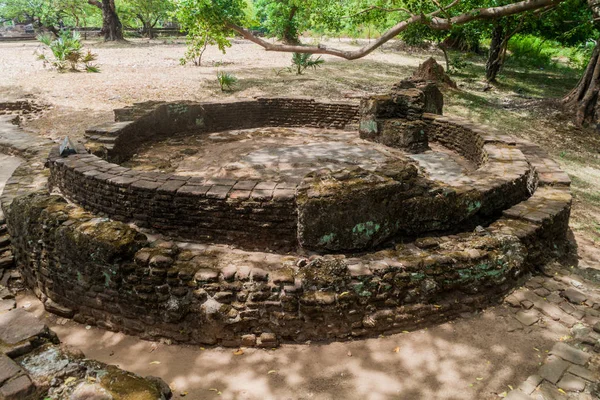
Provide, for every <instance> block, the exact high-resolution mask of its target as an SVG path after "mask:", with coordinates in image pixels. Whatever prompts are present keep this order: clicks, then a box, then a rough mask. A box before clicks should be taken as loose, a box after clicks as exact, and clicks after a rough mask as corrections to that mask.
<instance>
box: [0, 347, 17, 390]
mask: <svg viewBox="0 0 600 400" xmlns="http://www.w3.org/2000/svg"><path fill="white" fill-rule="evenodd" d="M20 372H21V368H20V367H19V366H18V365H17V363H15V362H14V361H13V360H11V359H10V358H9V357H7V356H6V355H4V354H0V385H2V384H4V382H6V381H8V380H9V379H11V378H13V377H15V376H17V375H18V374H19V373H20Z"/></svg>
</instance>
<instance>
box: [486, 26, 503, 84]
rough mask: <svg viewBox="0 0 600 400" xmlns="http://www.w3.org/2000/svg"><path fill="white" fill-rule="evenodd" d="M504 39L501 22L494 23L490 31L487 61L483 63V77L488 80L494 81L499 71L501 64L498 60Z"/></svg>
mask: <svg viewBox="0 0 600 400" xmlns="http://www.w3.org/2000/svg"><path fill="white" fill-rule="evenodd" d="M503 39H504V26H503V25H502V23H497V24H495V25H494V30H493V31H492V42H491V43H490V52H489V54H488V59H487V62H486V63H485V78H486V79H487V81H488V82H496V75H498V72H500V67H501V66H502V64H501V62H500V60H501V59H502V57H501V54H500V53H501V52H502V42H503Z"/></svg>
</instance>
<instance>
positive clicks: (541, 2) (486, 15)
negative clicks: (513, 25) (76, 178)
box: [88, 0, 591, 60]
mask: <svg viewBox="0 0 600 400" xmlns="http://www.w3.org/2000/svg"><path fill="white" fill-rule="evenodd" d="M88 1H90V0H88ZM459 1H460V0H454V1H453V2H452V3H451V4H449V5H448V6H446V7H444V8H443V9H439V10H437V11H434V12H432V13H429V14H420V15H412V16H411V17H410V18H408V19H406V20H404V21H401V22H399V23H397V24H396V25H394V26H393V27H392V28H390V29H389V30H388V31H387V32H385V33H384V34H383V35H381V37H380V38H379V39H377V40H375V41H374V42H373V43H370V44H368V45H367V46H364V47H362V48H360V49H358V50H353V51H350V50H339V49H334V48H327V47H326V46H324V45H318V46H298V45H286V44H277V43H271V42H268V41H266V40H263V39H261V38H259V37H258V36H255V35H254V34H253V33H252V32H250V31H249V30H248V29H245V28H243V27H241V26H238V25H236V24H233V23H230V22H227V23H226V24H225V25H226V27H227V28H228V29H231V30H233V31H235V32H237V33H238V34H240V35H241V36H242V37H244V38H245V39H248V40H250V41H251V42H253V43H256V44H258V45H259V46H261V47H263V48H264V49H265V50H266V51H282V52H288V53H311V54H328V55H332V56H336V57H341V58H345V59H346V60H355V59H358V58H361V57H364V56H366V55H367V54H369V53H371V52H373V51H374V50H375V49H377V48H378V47H380V46H381V45H383V44H384V43H386V42H387V41H389V40H391V39H393V38H394V37H396V36H397V35H398V34H399V33H400V32H402V31H404V30H406V29H407V28H408V27H409V26H410V25H412V24H415V23H423V24H426V25H428V26H429V27H431V28H432V29H436V30H449V29H451V28H452V27H453V26H454V25H462V24H466V23H468V22H471V21H476V20H485V19H497V18H501V17H507V16H510V15H515V14H520V13H522V12H526V11H532V10H537V9H540V8H544V7H549V6H555V5H557V4H559V3H562V2H563V1H565V0H522V1H519V2H517V3H513V4H509V5H506V6H500V7H488V8H477V9H473V10H471V11H469V12H466V13H464V14H460V15H457V16H455V17H452V18H438V17H437V15H439V14H440V13H441V12H445V11H446V10H448V9H449V8H451V7H453V6H454V5H456V4H458V2H459ZM590 1H591V0H590Z"/></svg>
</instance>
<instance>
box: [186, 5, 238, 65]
mask: <svg viewBox="0 0 600 400" xmlns="http://www.w3.org/2000/svg"><path fill="white" fill-rule="evenodd" d="M245 6H246V3H245V2H244V0H180V1H178V2H177V6H176V11H175V16H176V18H177V21H178V22H179V24H180V27H181V30H182V31H183V32H185V33H186V34H187V43H188V50H187V52H186V54H185V56H184V57H183V58H182V59H181V63H182V64H185V63H186V62H188V61H193V62H194V64H195V65H200V64H201V61H202V54H203V53H204V50H206V46H208V45H209V44H210V45H217V46H218V48H219V50H221V51H222V52H225V49H226V48H227V47H229V46H231V43H230V42H229V40H228V39H227V37H228V36H229V35H231V34H233V31H232V30H230V29H228V28H227V26H226V24H227V23H233V24H241V23H243V22H244V21H245V20H246V14H245V11H244V10H245Z"/></svg>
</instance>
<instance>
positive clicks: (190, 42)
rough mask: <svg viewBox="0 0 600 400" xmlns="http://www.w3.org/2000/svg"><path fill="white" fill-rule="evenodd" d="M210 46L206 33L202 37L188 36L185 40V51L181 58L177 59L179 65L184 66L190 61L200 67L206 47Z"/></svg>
mask: <svg viewBox="0 0 600 400" xmlns="http://www.w3.org/2000/svg"><path fill="white" fill-rule="evenodd" d="M209 44H211V41H210V37H209V36H208V33H206V34H204V35H202V36H194V35H190V36H189V37H188V39H187V50H186V51H185V54H184V56H183V57H182V58H180V59H179V63H180V64H181V65H185V64H187V63H188V62H190V61H192V62H193V63H194V65H195V66H197V67H199V66H200V65H202V55H204V52H205V51H206V48H207V47H208V45H209Z"/></svg>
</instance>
